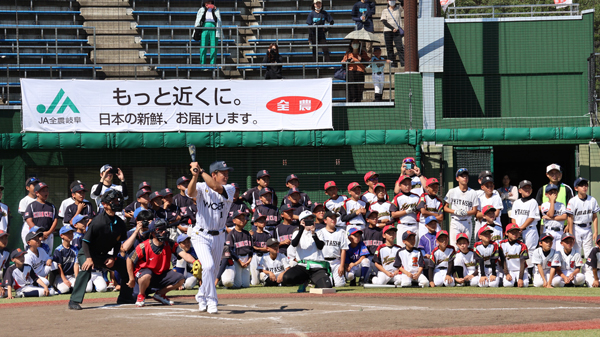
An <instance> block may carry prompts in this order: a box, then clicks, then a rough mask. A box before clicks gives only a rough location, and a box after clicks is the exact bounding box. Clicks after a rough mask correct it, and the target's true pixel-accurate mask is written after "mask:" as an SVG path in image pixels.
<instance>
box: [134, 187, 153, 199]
mask: <svg viewBox="0 0 600 337" xmlns="http://www.w3.org/2000/svg"><path fill="white" fill-rule="evenodd" d="M144 194H148V195H149V194H150V190H148V189H145V188H142V189H141V190H139V191H137V193H136V194H135V198H136V199H137V198H139V197H141V196H142V195H144Z"/></svg>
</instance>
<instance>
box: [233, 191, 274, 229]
mask: <svg viewBox="0 0 600 337" xmlns="http://www.w3.org/2000/svg"><path fill="white" fill-rule="evenodd" d="M231 186H233V187H235V194H233V202H232V203H231V208H229V212H228V213H227V222H225V225H226V226H227V233H229V232H231V231H232V230H233V228H234V227H235V224H234V223H233V218H232V217H231V216H232V215H233V212H235V211H237V210H240V211H242V212H250V210H249V209H248V206H246V203H244V200H243V199H242V198H240V186H239V185H238V184H236V183H231ZM263 190H264V189H262V190H260V192H262V191H263ZM260 192H259V196H260ZM270 200H271V198H270V197H269V202H270ZM257 207H258V206H257ZM252 231H254V228H252Z"/></svg>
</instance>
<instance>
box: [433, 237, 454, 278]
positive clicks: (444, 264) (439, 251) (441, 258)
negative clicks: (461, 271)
mask: <svg viewBox="0 0 600 337" xmlns="http://www.w3.org/2000/svg"><path fill="white" fill-rule="evenodd" d="M435 239H436V241H437V244H438V245H437V247H435V248H434V249H433V251H432V252H431V264H432V265H431V268H429V286H430V287H432V288H433V287H441V286H442V285H444V286H446V287H454V285H455V284H454V279H453V278H452V276H451V275H452V271H453V270H454V258H455V257H456V251H455V250H454V247H452V246H449V245H448V232H446V231H444V230H442V231H439V232H437V234H436V237H435Z"/></svg>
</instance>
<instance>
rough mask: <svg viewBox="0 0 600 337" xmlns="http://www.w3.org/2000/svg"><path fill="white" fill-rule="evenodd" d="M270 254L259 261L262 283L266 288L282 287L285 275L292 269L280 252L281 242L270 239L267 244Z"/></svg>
mask: <svg viewBox="0 0 600 337" xmlns="http://www.w3.org/2000/svg"><path fill="white" fill-rule="evenodd" d="M266 247H267V252H268V254H265V255H263V256H262V257H261V258H260V259H259V260H258V272H259V278H260V282H261V283H262V284H264V285H265V287H271V286H281V282H282V281H283V275H284V274H285V272H286V271H287V270H288V269H290V264H289V262H288V258H287V256H285V255H283V254H281V253H280V252H279V241H277V240H276V239H273V238H270V239H268V240H267V242H266Z"/></svg>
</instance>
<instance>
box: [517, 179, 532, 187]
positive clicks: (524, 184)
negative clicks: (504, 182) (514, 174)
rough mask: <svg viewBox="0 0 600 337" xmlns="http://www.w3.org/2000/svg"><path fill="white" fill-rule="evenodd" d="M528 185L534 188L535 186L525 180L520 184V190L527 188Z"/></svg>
mask: <svg viewBox="0 0 600 337" xmlns="http://www.w3.org/2000/svg"><path fill="white" fill-rule="evenodd" d="M527 185H529V186H533V184H532V183H531V181H529V180H523V181H521V182H520V183H519V188H523V187H525V186H527Z"/></svg>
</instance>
